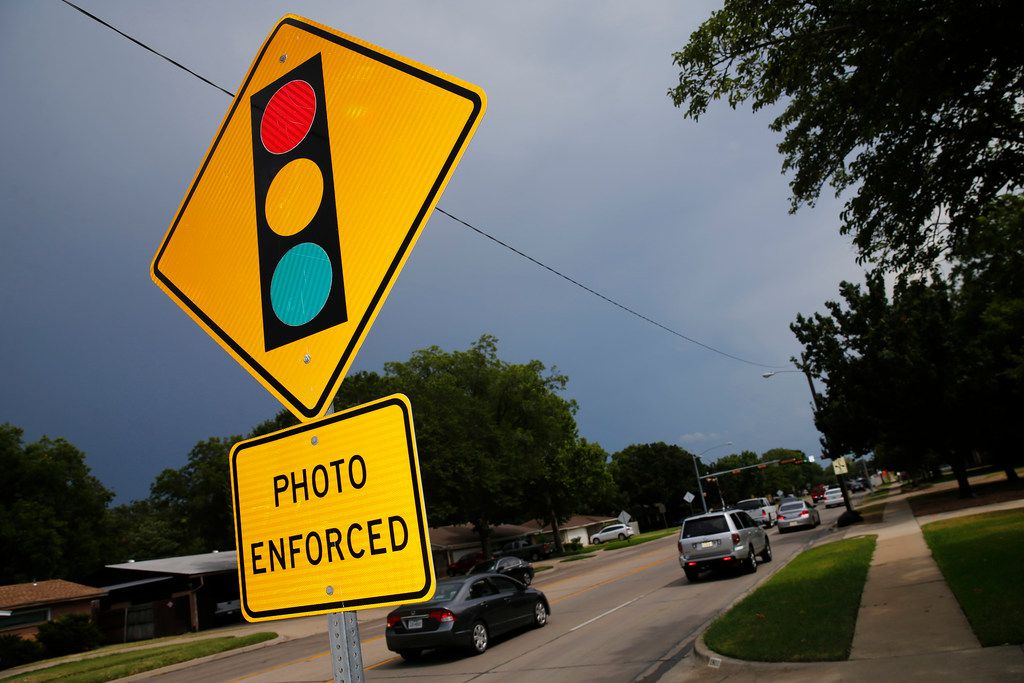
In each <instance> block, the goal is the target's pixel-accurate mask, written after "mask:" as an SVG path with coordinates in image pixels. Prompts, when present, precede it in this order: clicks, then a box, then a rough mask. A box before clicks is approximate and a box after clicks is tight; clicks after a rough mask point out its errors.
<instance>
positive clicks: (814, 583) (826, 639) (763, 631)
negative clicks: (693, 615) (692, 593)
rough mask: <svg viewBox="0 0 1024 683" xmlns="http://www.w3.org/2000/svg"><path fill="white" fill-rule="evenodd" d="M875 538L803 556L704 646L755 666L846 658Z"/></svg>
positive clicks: (725, 619)
mask: <svg viewBox="0 0 1024 683" xmlns="http://www.w3.org/2000/svg"><path fill="white" fill-rule="evenodd" d="M875 538H876V537H875V536H858V537H857V538H849V539H846V540H844V541H837V542H835V543H827V544H825V545H821V546H818V547H816V548H811V549H810V550H807V551H805V552H803V553H800V554H799V555H797V556H796V558H794V559H793V561H792V562H790V563H789V564H788V565H786V566H785V567H783V568H782V569H781V570H779V572H778V573H776V574H775V575H774V576H773V577H772V578H770V579H769V580H768V581H767V582H766V583H765V584H764V585H762V586H761V587H760V588H758V589H757V590H756V591H754V592H753V593H751V594H750V595H748V596H747V597H746V598H744V599H743V601H742V602H740V603H739V604H738V605H736V606H735V607H733V608H732V609H731V610H729V611H728V612H726V613H725V614H724V615H723V616H721V617H719V619H718V620H717V621H715V623H713V624H712V625H711V628H709V629H708V630H707V631H706V632H705V634H704V642H705V643H707V645H708V647H710V648H711V649H712V650H714V651H715V652H718V653H720V654H723V655H726V656H728V657H735V658H736V659H745V660H750V661H756V662H828V661H840V660H844V659H847V658H848V657H849V656H850V646H851V644H852V643H853V631H854V628H855V627H856V625H857V612H858V610H859V609H860V596H861V593H862V592H863V591H864V582H865V581H866V580H867V576H868V566H869V565H870V564H871V556H872V554H873V553H874V551H875ZM825 615H827V618H823V617H824V616H825Z"/></svg>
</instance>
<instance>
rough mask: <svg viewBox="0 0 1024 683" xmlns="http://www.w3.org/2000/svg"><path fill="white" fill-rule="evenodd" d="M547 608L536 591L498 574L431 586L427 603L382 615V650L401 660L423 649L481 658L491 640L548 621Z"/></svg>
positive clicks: (476, 576)
mask: <svg viewBox="0 0 1024 683" xmlns="http://www.w3.org/2000/svg"><path fill="white" fill-rule="evenodd" d="M550 614H551V605H550V603H549V602H548V599H547V597H546V596H545V595H544V594H543V593H542V592H540V591H539V590H537V589H536V588H530V587H528V586H524V585H523V584H521V583H519V582H518V581H516V580H515V579H511V578H509V577H507V576H502V575H500V574H474V575H472V576H461V577H456V578H451V579H441V580H440V581H438V582H437V589H436V590H435V591H434V597H433V598H431V600H430V601H429V602H420V603H416V604H412V605H402V606H401V607H399V608H397V609H395V610H392V611H391V613H390V614H388V617H387V626H386V628H385V630H384V637H385V641H386V643H387V646H388V649H389V650H391V651H392V652H397V653H398V654H399V655H401V656H402V658H404V659H407V660H409V659H415V658H417V657H419V656H420V655H421V654H422V653H423V651H424V650H428V649H434V648H464V649H467V650H468V651H469V652H471V653H472V654H477V655H479V654H483V653H484V651H486V650H487V646H488V645H489V644H490V642H491V638H492V637H493V636H496V635H499V634H501V633H506V632H509V631H513V630H515V629H518V628H522V627H526V626H533V627H535V628H540V627H541V626H544V625H545V624H547V623H548V616H549V615H550Z"/></svg>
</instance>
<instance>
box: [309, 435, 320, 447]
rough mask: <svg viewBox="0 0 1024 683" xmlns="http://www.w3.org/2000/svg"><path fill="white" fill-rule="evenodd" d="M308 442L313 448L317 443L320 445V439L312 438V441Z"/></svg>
mask: <svg viewBox="0 0 1024 683" xmlns="http://www.w3.org/2000/svg"><path fill="white" fill-rule="evenodd" d="M309 442H310V443H311V444H313V445H314V446H315V445H317V444H318V443H320V439H318V438H317V437H315V436H314V437H313V438H312V439H310V440H309Z"/></svg>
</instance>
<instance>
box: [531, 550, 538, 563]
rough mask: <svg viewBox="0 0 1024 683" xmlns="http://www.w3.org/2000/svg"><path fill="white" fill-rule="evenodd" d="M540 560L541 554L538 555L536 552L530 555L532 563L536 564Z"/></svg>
mask: <svg viewBox="0 0 1024 683" xmlns="http://www.w3.org/2000/svg"><path fill="white" fill-rule="evenodd" d="M539 559H540V553H538V552H537V551H534V552H533V554H531V555H530V561H531V562H536V561H538V560H539Z"/></svg>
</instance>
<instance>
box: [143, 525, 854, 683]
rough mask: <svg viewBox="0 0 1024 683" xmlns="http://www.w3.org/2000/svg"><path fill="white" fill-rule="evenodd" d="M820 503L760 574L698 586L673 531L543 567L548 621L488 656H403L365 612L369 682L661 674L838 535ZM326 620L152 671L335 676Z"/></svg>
mask: <svg viewBox="0 0 1024 683" xmlns="http://www.w3.org/2000/svg"><path fill="white" fill-rule="evenodd" d="M818 509H819V511H820V513H821V518H822V526H821V527H819V528H818V529H814V530H813V531H812V530H800V531H794V532H791V533H787V534H785V535H780V534H779V533H778V530H777V529H772V530H770V531H769V538H770V540H771V542H772V549H773V551H774V554H775V559H774V561H773V562H771V563H770V564H762V565H760V566H759V568H758V571H757V573H756V574H753V575H739V576H717V577H712V578H707V579H704V580H702V581H700V582H699V583H696V584H690V583H688V582H687V580H686V579H685V577H684V576H683V573H682V570H681V569H680V567H679V562H678V554H677V552H676V537H675V536H668V537H666V538H664V539H661V540H658V541H653V542H650V543H645V544H643V545H639V546H636V547H633V548H627V549H622V550H617V551H610V552H605V551H599V552H597V553H594V554H593V555H592V556H591V557H590V558H589V559H585V560H581V561H578V562H572V563H559V566H558V568H557V569H556V570H553V571H550V572H541V573H539V574H538V575H537V580H536V581H535V584H534V585H535V586H536V587H537V588H539V589H541V590H543V591H544V592H545V593H546V594H547V596H548V599H549V601H550V602H551V608H552V614H551V620H550V621H549V623H548V625H547V626H546V627H544V628H542V629H534V630H526V631H522V632H519V633H518V634H515V635H512V636H506V637H502V638H499V639H495V640H493V641H492V644H491V647H490V649H488V651H487V652H486V653H484V654H483V655H481V656H476V657H474V656H467V655H464V654H462V653H451V652H433V653H430V652H428V653H427V654H425V655H424V656H423V657H422V658H421V659H420V660H418V661H416V662H413V663H410V662H405V661H403V660H402V659H400V658H397V657H396V656H395V655H394V653H392V652H389V651H388V650H387V649H386V647H385V644H384V638H383V632H384V623H383V622H384V615H385V614H386V613H387V610H386V609H381V610H376V611H375V613H372V614H371V613H364V614H362V617H361V618H366V617H368V616H369V617H372V618H371V619H370V620H369V621H365V622H362V623H361V624H360V638H361V641H362V654H363V663H364V667H365V674H366V679H367V680H369V681H373V680H388V679H398V678H401V679H420V678H422V679H435V680H446V681H470V680H472V681H487V682H491V681H516V682H517V683H518V682H519V681H522V680H538V679H542V678H551V679H552V680H557V681H586V682H587V683H595V682H598V681H617V682H618V681H631V680H637V679H639V680H645V681H654V680H657V679H658V677H659V676H660V675H662V674H663V673H665V672H666V671H668V670H669V669H671V668H672V667H673V666H674V665H675V664H676V663H678V661H680V660H681V659H682V658H683V657H684V656H686V655H687V654H688V653H689V650H690V648H691V647H692V641H693V639H694V638H695V637H696V635H697V633H698V631H699V629H700V628H701V627H702V626H703V625H704V624H706V623H707V622H708V621H709V620H710V619H712V618H713V617H715V616H717V615H718V614H719V613H720V612H721V611H722V610H723V609H725V608H727V607H728V606H729V605H730V604H731V603H732V602H733V601H734V600H735V599H736V598H737V597H739V596H740V595H742V594H743V593H744V592H746V591H747V590H749V589H750V588H752V587H753V586H754V585H755V584H756V583H758V582H760V581H762V580H764V579H765V578H766V577H767V576H768V575H769V574H770V573H772V572H774V571H776V570H777V569H778V568H779V567H780V566H782V565H783V564H785V563H786V562H787V561H788V560H789V559H791V558H792V557H793V556H794V555H795V554H796V553H797V552H799V551H800V550H801V549H803V548H804V547H805V546H806V545H808V544H809V543H810V542H811V541H812V540H814V539H817V538H820V537H822V536H824V535H827V534H828V533H830V531H829V526H830V524H831V523H832V522H833V521H834V520H835V519H836V517H838V516H839V513H840V512H841V511H842V508H833V509H831V510H825V509H824V507H823V506H821V505H819V506H818ZM326 622H327V620H326V617H323V624H324V629H323V631H322V632H319V633H316V634H314V635H311V636H308V637H303V638H297V639H295V640H291V641H287V642H284V643H281V644H278V645H274V646H270V647H265V648H262V649H258V650H254V651H250V652H244V653H238V654H235V655H232V656H227V657H224V658H221V659H217V660H214V661H208V662H203V663H197V664H195V665H193V666H190V667H187V668H185V669H181V670H179V671H175V672H171V673H167V674H162V675H157V676H151V678H155V679H156V680H159V681H161V682H162V683H163V682H167V683H170V682H177V681H181V682H182V683H207V682H213V681H216V682H221V681H245V682H246V683H277V682H285V681H291V682H296V681H329V680H332V671H331V663H330V660H329V659H328V656H327V646H328V641H327V633H326ZM263 626H264V627H267V628H265V629H264V630H271V629H273V627H274V625H273V624H264V625H263Z"/></svg>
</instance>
